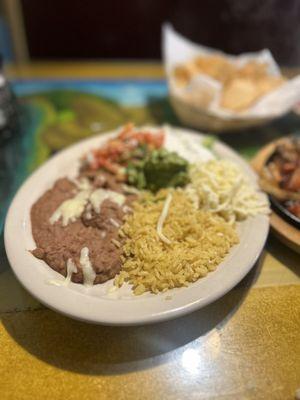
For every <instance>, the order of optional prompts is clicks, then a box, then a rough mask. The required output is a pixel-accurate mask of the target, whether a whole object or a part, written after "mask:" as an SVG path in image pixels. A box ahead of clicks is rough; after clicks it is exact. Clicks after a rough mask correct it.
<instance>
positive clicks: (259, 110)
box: [163, 24, 300, 133]
mask: <svg viewBox="0 0 300 400" xmlns="http://www.w3.org/2000/svg"><path fill="white" fill-rule="evenodd" d="M163 56H164V64H165V70H166V74H167V80H168V87H169V94H170V100H171V104H172V106H173V108H174V110H175V112H176V114H177V116H178V118H179V119H180V120H181V122H182V123H183V124H184V125H188V126H191V127H194V128H199V129H202V130H208V131H212V132H216V133H222V132H226V131H233V130H239V129H242V128H247V127H253V126H258V125H262V124H265V123H266V122H268V121H270V120H272V119H275V118H278V117H281V116H283V115H285V114H286V113H288V112H289V111H290V110H291V109H292V108H293V107H294V106H295V104H297V103H298V102H299V101H300V76H297V77H295V78H293V79H290V80H287V79H286V78H285V77H284V76H282V74H281V72H280V69H279V67H278V65H277V64H276V62H275V60H274V58H273V57H272V54H271V53H270V51H269V50H266V49H265V50H262V51H259V52H256V53H246V54H241V55H239V56H232V55H227V54H225V53H223V52H221V51H218V50H214V49H211V48H208V47H204V46H201V45H197V44H195V43H193V42H191V41H190V40H188V39H186V38H184V37H183V36H181V35H180V34H178V33H177V32H175V31H174V29H173V28H172V26H170V25H169V24H166V25H164V27H163Z"/></svg>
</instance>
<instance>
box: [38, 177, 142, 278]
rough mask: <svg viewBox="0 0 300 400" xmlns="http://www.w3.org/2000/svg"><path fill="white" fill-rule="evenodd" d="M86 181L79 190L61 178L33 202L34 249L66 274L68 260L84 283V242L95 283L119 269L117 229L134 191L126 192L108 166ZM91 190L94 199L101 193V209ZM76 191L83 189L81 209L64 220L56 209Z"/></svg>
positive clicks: (76, 275) (72, 183) (73, 182)
mask: <svg viewBox="0 0 300 400" xmlns="http://www.w3.org/2000/svg"><path fill="white" fill-rule="evenodd" d="M80 178H82V176H80V177H79V178H78V179H80ZM88 182H89V185H88V189H85V192H83V191H82V189H81V187H80V185H79V184H77V183H76V182H75V181H72V180H70V179H68V178H62V179H59V180H57V181H56V182H55V184H54V186H53V187H52V188H51V189H50V190H48V191H47V192H46V193H44V194H43V195H42V196H41V197H40V198H39V199H38V200H37V201H36V203H35V204H34V205H33V206H32V208H31V225H32V234H33V238H34V240H35V243H36V248H35V249H34V250H33V251H32V254H33V255H34V256H35V257H37V258H39V259H42V260H44V261H45V262H46V263H47V264H48V265H49V266H50V267H51V268H52V269H54V270H55V271H57V272H59V273H60V274H62V275H63V276H67V264H68V262H70V261H68V260H71V261H72V262H73V263H74V264H75V266H76V269H77V272H73V273H72V276H71V280H72V281H73V282H76V283H85V275H84V265H82V262H81V260H82V257H81V256H82V249H85V248H87V249H88V257H89V263H90V264H89V265H91V266H92V269H93V271H94V273H95V278H94V280H93V283H94V284H97V283H103V282H105V281H107V280H109V279H112V278H114V277H115V275H116V274H117V273H119V271H120V268H121V258H120V257H121V253H122V250H121V246H122V239H121V238H120V237H119V235H118V230H119V227H120V226H121V225H122V224H123V219H124V216H125V214H126V213H130V212H131V208H130V205H131V203H132V202H133V201H134V200H135V199H136V195H132V194H130V195H128V194H126V193H124V190H123V186H122V184H121V183H120V182H117V180H116V178H115V177H114V176H113V175H111V174H108V173H106V172H101V173H98V174H97V175H96V176H94V177H90V178H89V180H88ZM80 191H81V192H80ZM95 191H97V193H96V195H97V196H96V195H95V196H94V197H95V198H96V200H97V199H98V200H99V199H101V206H100V210H95V207H93V204H92V201H91V198H92V196H90V194H91V193H95ZM78 193H83V196H82V197H83V198H84V199H85V200H84V201H83V202H81V203H80V204H79V205H78V204H76V206H77V208H78V207H79V206H80V207H82V210H81V209H80V208H78V210H79V214H80V215H79V216H78V215H77V216H76V218H73V219H72V218H69V219H68V218H67V219H66V221H67V223H64V222H65V221H64V219H63V218H62V217H61V218H60V216H61V212H60V211H59V210H60V209H61V208H62V205H63V204H65V203H64V202H65V201H66V200H70V199H74V197H75V196H76V195H77V194H78ZM122 199H123V200H124V201H121V200H122ZM72 207H73V208H74V204H73V205H72ZM57 210H58V211H57ZM71 211H72V208H71ZM81 211H82V212H81ZM54 216H55V218H53V217H54Z"/></svg>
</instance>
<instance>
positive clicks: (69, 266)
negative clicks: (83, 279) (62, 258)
mask: <svg viewBox="0 0 300 400" xmlns="http://www.w3.org/2000/svg"><path fill="white" fill-rule="evenodd" d="M73 272H74V273H77V267H76V265H75V263H74V262H73V260H72V259H71V258H69V259H68V261H67V276H66V277H65V279H64V280H63V281H60V280H57V279H52V280H50V281H48V283H49V285H54V286H68V285H69V283H70V282H71V278H72V274H73Z"/></svg>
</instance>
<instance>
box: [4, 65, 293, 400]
mask: <svg viewBox="0 0 300 400" xmlns="http://www.w3.org/2000/svg"><path fill="white" fill-rule="evenodd" d="M7 73H8V76H9V77H10V78H11V79H13V80H14V82H15V86H14V87H15V90H16V92H17V94H18V95H19V96H21V95H23V96H24V95H25V94H26V96H27V100H26V101H27V103H26V102H25V103H26V104H25V106H26V107H28V99H29V101H30V102H31V103H30V104H29V108H30V107H31V106H32V104H33V103H34V102H35V103H34V104H36V102H37V100H38V101H39V105H40V104H41V101H42V100H41V96H39V98H38V99H37V97H38V96H37V94H36V87H37V84H38V83H39V84H40V85H41V84H42V86H40V87H42V88H43V90H45V88H49V85H50V86H51V85H54V87H55V88H56V90H57V89H61V88H62V87H63V88H65V90H67V89H68V88H69V86H68V85H71V86H72V85H75V84H76V85H77V86H76V85H75V86H76V90H79V89H80V88H81V89H82V88H85V89H86V85H87V84H89V82H91V81H94V82H96V81H97V82H98V84H99V85H100V86H99V87H100V88H102V89H101V90H102V92H103V93H104V92H105V90H106V92H105V93H106V94H107V95H109V96H114V95H113V94H112V93H113V90H112V89H108V86H109V85H111V86H109V87H112V86H114V85H115V86H114V87H115V91H116V88H119V89H117V91H120V90H121V91H122V90H123V89H124V87H123V86H122V84H123V83H124V82H127V83H128V82H129V83H130V85H131V88H135V92H134V95H133V94H132V93H131V94H130V90H129V92H127V96H129V97H130V96H133V97H134V96H135V99H136V96H137V93H140V97H141V98H142V97H143V96H144V95H145V93H146V94H147V95H148V94H149V93H150V95H152V96H154V97H155V96H156V100H157V102H156V103H155V106H156V108H155V107H154V108H155V110H153V109H152V110H151V112H150V111H149V109H147V107H148V105H149V103H147V104H146V103H145V102H143V99H142V100H141V99H140V101H141V104H142V106H140V108H139V112H137V106H136V104H134V105H133V104H129V105H128V104H125V105H124V104H123V105H122V106H124V110H125V111H124V112H125V114H124V115H123V114H122V115H123V117H122V118H123V119H126V118H128V117H131V118H132V120H134V121H138V122H145V121H150V122H161V121H163V120H168V121H169V122H172V123H176V118H175V117H174V115H172V113H171V111H170V109H169V108H168V104H167V99H166V86H165V82H164V81H163V71H162V68H161V66H160V65H159V64H156V63H148V64H147V63H139V64H137V63H135V64H132V63H115V64H111V63H96V62H93V63H79V62H78V63H45V64H43V63H40V64H35V65H25V66H19V67H16V66H10V67H8V68H7ZM61 78H63V79H65V78H67V79H68V85H67V84H66V81H62V80H61ZM33 79H34V80H33ZM150 83H151V85H150ZM45 85H46V86H45ZM47 85H48V86H47ZM78 85H79V86H78ZM80 85H81V86H80ZM101 85H102V86H101ZM116 85H121V86H116ZM149 85H150V86H151V87H150V86H149ZM33 87H34V88H35V95H34V96H33V95H32V92H30V90H31V91H32V90H33V89H32V88H33ZM105 88H106V89H105ZM145 88H146V89H145ZM90 90H91V88H90ZM93 90H94V92H95V89H93ZM99 90H100V89H99ZM109 90H110V91H109ZM132 90H133V89H132ZM97 93H98V92H97ZM97 93H96V94H97ZM114 93H115V92H114ZM128 93H129V95H128ZM141 93H144V94H143V96H142V95H141ZM143 98H144V97H143ZM46 99H48V100H49V98H46ZM48 100H47V101H48ZM135 101H136V100H135ZM32 102H33V103H32ZM43 102H44V103H43V104H44V106H45V107H46V105H45V97H43ZM151 104H152V103H151ZM152 105H153V104H152ZM126 107H127V108H126ZM48 108H49V107H48ZM162 110H163V111H162ZM141 111H143V112H141ZM107 112H108V111H107ZM155 112H156V114H155ZM128 113H129V114H128ZM47 115H48V114H47ZM49 115H50V114H49ZM49 115H48V117H49ZM51 115H52V114H51ZM52 117H53V115H52ZM73 117H74V115H73V116H72V118H73ZM49 118H50V117H49ZM59 118H60V119H59V121H60V122H61V121H66V120H67V121H69V119H68V118H71V116H70V113H69V114H68V113H67V112H65V110H63V112H60V114H59ZM72 118H71V119H72ZM55 121H56V120H55ZM110 121H111V120H110ZM116 122H118V121H114V123H116ZM299 122H300V120H299V117H296V116H289V117H288V118H287V119H283V120H280V121H277V122H276V123H274V124H271V125H270V126H268V127H266V128H262V129H263V133H261V134H260V133H258V132H257V131H253V130H252V131H251V130H250V131H247V132H244V133H242V134H236V133H233V134H226V135H224V136H222V139H224V141H226V142H227V143H228V144H230V145H231V146H232V147H234V148H235V149H237V150H238V151H240V152H241V153H242V154H243V155H244V156H246V157H250V156H251V155H252V154H253V153H254V152H255V151H256V149H257V146H259V145H261V144H262V143H264V142H265V141H267V140H270V139H271V138H273V137H277V136H278V135H280V134H282V133H286V132H288V131H289V130H290V129H297V127H299V126H300V124H299ZM56 126H57V125H56ZM43 127H44V128H45V126H43ZM47 129H48V125H47ZM52 132H53V131H52ZM49 137H50V136H49ZM51 137H52V138H53V137H55V136H53V135H51ZM66 137H67V136H66ZM70 140H71V141H74V137H73V138H71V139H70ZM66 144H68V140H65V141H63V142H62V143H61V142H59V143H58V141H54V142H53V143H50V144H49V143H48V146H50V150H51V151H53V150H57V149H58V148H59V147H60V146H61V147H63V146H65V145H66ZM47 149H48V150H47V151H48V152H47V151H44V152H43V151H42V152H38V151H37V152H36V153H35V157H33V159H31V161H30V165H29V164H28V165H27V167H28V171H29V170H30V169H33V168H35V167H36V166H37V165H38V164H39V163H41V162H42V161H43V160H44V158H47V157H48V156H49V151H50V150H49V148H47ZM44 150H45V149H44ZM32 151H33V150H32ZM20 176H21V175H20ZM23 178H24V177H23V176H21V178H20V179H23ZM19 183H20V182H18V184H19ZM299 275H300V257H299V255H298V254H296V253H294V252H292V251H291V250H289V249H288V248H287V247H285V246H284V245H283V244H281V243H280V242H279V241H278V240H277V239H276V237H274V236H273V234H272V233H271V234H270V236H269V238H268V241H267V244H266V246H265V249H264V251H263V253H262V255H261V257H260V259H259V261H258V262H257V264H256V265H255V267H254V268H253V269H252V271H251V272H250V273H249V274H248V275H247V276H246V277H245V278H244V279H243V281H242V282H240V284H238V285H237V286H236V287H235V288H234V289H233V290H231V291H230V292H229V293H228V294H226V295H225V296H224V297H223V298H221V299H220V300H218V301H216V302H215V303H213V304H211V305H210V306H208V307H205V308H204V309H202V310H199V311H197V312H194V313H192V314H190V315H187V316H185V317H181V318H179V319H177V320H173V321H169V322H164V323H160V324H155V325H149V326H141V327H123V328H117V327H106V326H92V325H88V324H85V323H82V322H78V321H73V320H71V319H68V318H66V317H64V316H62V315H59V314H57V313H55V312H53V311H51V310H48V309H46V308H44V307H43V306H41V305H40V304H39V303H38V302H37V301H36V300H35V299H33V298H32V297H31V296H30V295H29V294H28V293H27V292H26V291H25V290H24V289H23V288H22V287H21V286H20V284H19V283H18V282H17V280H16V279H15V277H14V276H13V274H12V271H11V269H10V267H9V265H8V263H7V260H6V256H5V253H4V250H3V248H2V250H1V251H0V346H1V347H0V348H1V357H0V398H1V400H8V399H9V400H10V399H14V400H18V399H22V400H24V399H25V400H27V399H30V400H31V399H63V398H64V399H76V400H77V399H81V400H89V399H114V400H118V399H131V398H133V399H167V400H169V399H180V400H183V399H195V400H198V399H200V400H202V399H224V400H225V399H272V400H274V399H282V400H287V399H293V398H294V397H295V392H296V389H298V388H300V333H299V332H300V286H299V282H300V279H299Z"/></svg>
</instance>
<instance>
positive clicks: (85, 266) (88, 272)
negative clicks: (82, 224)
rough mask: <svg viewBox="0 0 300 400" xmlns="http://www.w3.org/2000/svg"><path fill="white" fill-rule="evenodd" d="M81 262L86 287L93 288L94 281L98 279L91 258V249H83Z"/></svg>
mask: <svg viewBox="0 0 300 400" xmlns="http://www.w3.org/2000/svg"><path fill="white" fill-rule="evenodd" d="M79 262H80V265H81V267H82V273H83V284H84V286H88V287H89V286H93V283H94V280H95V278H96V272H95V271H94V269H93V267H92V263H91V261H90V257H89V249H88V248H87V247H83V248H82V249H81V252H80V261H79Z"/></svg>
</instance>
